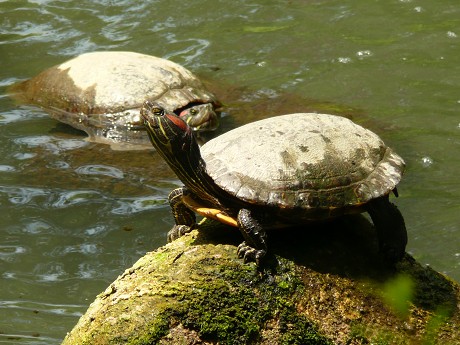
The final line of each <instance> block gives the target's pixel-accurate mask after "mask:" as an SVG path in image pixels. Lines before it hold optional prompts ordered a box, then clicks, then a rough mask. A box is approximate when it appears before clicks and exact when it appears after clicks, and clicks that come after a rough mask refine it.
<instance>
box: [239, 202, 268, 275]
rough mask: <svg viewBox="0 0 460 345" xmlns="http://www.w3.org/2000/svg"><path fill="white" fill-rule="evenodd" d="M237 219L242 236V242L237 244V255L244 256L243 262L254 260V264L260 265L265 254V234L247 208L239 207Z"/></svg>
mask: <svg viewBox="0 0 460 345" xmlns="http://www.w3.org/2000/svg"><path fill="white" fill-rule="evenodd" d="M237 220H238V228H239V229H240V231H241V233H242V234H243V237H244V242H243V243H241V244H240V245H239V246H238V252H237V253H238V257H240V258H244V262H248V261H255V263H256V265H257V266H260V264H261V261H262V259H263V257H264V256H265V255H266V254H267V242H266V238H267V234H266V233H265V230H264V228H263V227H262V226H261V225H260V223H259V221H257V219H255V218H254V217H253V215H252V214H251V211H250V210H248V209H244V208H243V209H241V210H240V211H239V212H238V217H237Z"/></svg>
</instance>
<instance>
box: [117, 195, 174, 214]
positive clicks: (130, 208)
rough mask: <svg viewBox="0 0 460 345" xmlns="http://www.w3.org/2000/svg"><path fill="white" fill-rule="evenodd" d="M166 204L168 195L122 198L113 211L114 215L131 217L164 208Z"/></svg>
mask: <svg viewBox="0 0 460 345" xmlns="http://www.w3.org/2000/svg"><path fill="white" fill-rule="evenodd" d="M166 204H167V195H164V196H146V197H138V198H122V199H118V200H117V207H115V208H114V209H112V213H114V214H123V215H129V214H133V213H137V212H142V211H147V210H152V209H157V208H160V207H164V206H165V205H166Z"/></svg>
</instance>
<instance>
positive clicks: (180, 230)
mask: <svg viewBox="0 0 460 345" xmlns="http://www.w3.org/2000/svg"><path fill="white" fill-rule="evenodd" d="M192 230H193V229H192V227H191V226H188V225H174V226H173V228H172V229H171V230H169V232H168V242H172V241H174V240H177V239H178V238H179V237H182V236H184V235H185V234H188V233H189V232H190V231H192Z"/></svg>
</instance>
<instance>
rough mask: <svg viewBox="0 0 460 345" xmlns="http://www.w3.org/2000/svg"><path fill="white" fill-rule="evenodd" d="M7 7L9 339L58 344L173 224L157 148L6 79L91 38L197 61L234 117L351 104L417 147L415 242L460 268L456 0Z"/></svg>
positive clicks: (3, 290) (5, 284)
mask: <svg viewBox="0 0 460 345" xmlns="http://www.w3.org/2000/svg"><path fill="white" fill-rule="evenodd" d="M0 12H1V16H0V23H1V25H0V63H1V69H0V87H1V95H0V156H1V157H2V158H1V160H0V212H1V217H0V279H1V280H0V284H1V285H0V343H3V344H15V343H17V344H58V343H60V341H61V340H62V338H63V337H64V336H65V333H66V332H67V331H69V330H70V329H71V328H72V326H73V325H74V324H75V323H76V321H77V319H78V317H79V315H81V314H82V313H83V312H84V311H85V310H86V308H87V306H88V304H89V303H90V302H91V301H92V300H93V299H94V297H95V295H96V294H97V293H99V292H101V291H103V290H104V289H105V287H106V286H107V285H108V284H109V283H110V282H111V281H113V280H114V279H115V278H116V277H117V276H118V275H119V274H121V273H122V272H123V270H124V269H125V268H128V267H130V266H131V265H132V263H134V262H135V261H136V260H137V259H138V258H139V257H141V256H142V255H143V254H144V253H145V252H147V251H150V250H154V249H155V248H157V247H159V246H161V245H163V244H164V243H165V242H166V239H165V234H166V232H167V231H168V230H169V228H170V227H171V225H172V218H171V215H170V213H169V209H168V206H167V205H166V203H165V202H166V197H167V194H168V192H169V191H170V190H171V189H172V188H174V187H175V186H176V185H178V184H179V182H178V181H177V180H176V178H175V177H174V175H173V174H172V173H171V171H170V170H169V169H168V168H167V167H166V165H165V164H164V163H163V162H162V161H161V160H160V159H159V158H158V157H157V156H156V155H155V154H154V153H151V152H135V153H133V152H116V151H112V150H111V149H110V148H109V147H108V146H104V145H96V144H91V143H88V142H86V141H85V140H84V137H83V136H82V135H81V133H78V132H76V131H73V130H71V129H69V128H68V127H66V126H63V125H59V124H58V123H57V122H55V121H54V120H51V119H50V118H49V117H48V116H47V115H46V114H45V113H43V112H42V111H41V110H40V109H35V108H30V107H25V106H16V105H15V104H13V102H12V101H11V100H10V99H9V98H8V97H7V96H6V94H5V93H6V89H7V87H8V86H9V85H11V84H13V83H14V82H17V81H19V80H23V79H26V78H30V77H32V76H33V75H35V74H37V73H38V72H40V71H41V70H43V69H45V68H47V67H50V66H52V65H54V64H57V63H60V62H63V61H65V60H67V59H69V58H71V57H73V56H75V55H78V54H81V53H84V52H87V51H93V50H130V51H136V52H141V53H146V54H152V55H157V56H161V57H166V58H170V59H171V60H173V61H175V62H177V63H180V64H182V65H184V66H185V67H187V68H189V69H191V70H192V71H194V72H196V73H197V74H199V75H200V76H202V77H203V78H204V79H206V80H207V81H208V83H209V84H210V85H211V86H212V87H213V88H214V89H215V90H216V92H217V93H218V94H219V95H220V97H221V98H223V101H224V102H225V103H226V105H227V107H226V111H225V113H224V115H225V116H224V118H223V120H222V128H223V130H227V129H229V128H232V127H235V126H237V125H239V124H243V123H246V122H249V121H252V120H255V119H257V118H263V117H267V116H271V115H274V114H276V113H284V112H286V113H287V112H294V111H304V110H319V111H331V112H338V113H341V114H344V115H349V116H350V115H351V116H352V117H353V119H354V120H355V121H356V122H358V123H361V124H364V125H365V126H367V127H369V128H371V129H372V130H374V131H375V132H377V133H378V134H379V135H380V136H381V137H382V138H383V139H384V140H385V141H386V143H387V144H388V145H390V146H392V147H393V148H395V149H396V151H397V152H398V153H399V154H400V155H401V156H403V157H404V158H405V160H406V163H407V172H406V175H405V177H404V179H403V182H402V183H401V184H400V186H399V192H400V197H399V199H397V200H395V202H396V203H397V204H398V206H399V208H400V209H401V211H402V213H403V215H404V217H405V219H406V223H407V228H408V233H409V244H408V248H407V249H408V251H409V252H410V253H411V254H412V255H413V256H414V257H416V258H417V260H419V261H420V262H422V263H424V264H429V265H431V266H433V267H434V268H435V269H436V270H439V271H441V272H445V273H446V274H448V275H449V276H451V277H452V278H454V279H456V280H457V281H459V280H460V239H459V234H460V225H459V218H460V217H459V214H460V202H459V200H460V183H459V177H458V174H459V171H460V155H459V152H460V116H459V113H460V92H459V85H460V64H459V60H458V57H459V56H460V7H459V6H458V4H457V2H455V1H452V0H450V1H448V0H438V1H427V0H423V1H422V0H420V1H418V0H400V1H383V0H382V1H377V0H372V1H364V0H360V1H350V0H348V1H319V0H316V1H260V0H259V1H242V0H241V1H240V0H236V1H232V2H230V1H199V2H198V1H189V2H186V1H176V0H170V1H148V2H139V1H134V0H125V1H108V0H98V1H51V0H34V1H32V0H30V1H19V0H18V1H0ZM293 126H295V124H293Z"/></svg>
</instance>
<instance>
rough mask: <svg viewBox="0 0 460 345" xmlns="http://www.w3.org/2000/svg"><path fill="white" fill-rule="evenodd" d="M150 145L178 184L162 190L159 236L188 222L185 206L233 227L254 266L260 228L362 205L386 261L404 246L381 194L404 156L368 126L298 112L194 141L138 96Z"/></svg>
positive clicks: (191, 215) (191, 216) (261, 240)
mask: <svg viewBox="0 0 460 345" xmlns="http://www.w3.org/2000/svg"><path fill="white" fill-rule="evenodd" d="M141 114H142V117H143V118H144V123H145V125H146V128H147V132H148V134H149V136H150V140H151V142H152V144H153V146H154V147H155V148H156V149H157V150H158V153H160V155H162V157H163V158H164V159H165V160H166V162H167V163H168V164H169V166H170V167H171V168H172V169H173V170H174V172H175V173H176V174H177V176H178V177H179V178H180V179H181V180H182V182H183V183H184V185H185V186H184V187H181V188H178V189H175V190H173V191H172V192H171V194H170V195H169V202H170V204H171V207H172V211H173V214H174V218H175V222H176V225H175V226H174V227H173V229H172V230H171V231H170V232H169V234H168V237H169V239H170V240H171V239H174V238H176V237H178V236H181V235H183V234H184V233H187V232H188V231H190V230H191V229H192V228H193V227H195V212H196V213H199V214H201V215H204V216H207V217H211V218H214V219H218V220H220V221H222V222H224V223H227V224H230V225H232V226H235V227H238V228H239V229H240V231H241V233H242V234H243V237H244V242H243V243H242V244H240V245H239V247H238V255H239V256H240V257H244V260H245V261H248V260H249V261H256V262H257V264H259V263H260V262H261V259H262V258H263V257H264V255H265V254H266V252H267V244H266V229H268V228H273V227H281V226H284V227H286V226H289V225H295V224H304V223H308V222H311V221H317V220H324V219H329V218H333V217H337V216H340V215H343V214H348V213H359V212H368V213H369V214H370V216H371V218H372V221H373V223H374V226H375V228H376V230H377V235H378V240H379V246H380V251H381V254H382V255H383V256H384V258H385V259H386V260H387V261H389V262H390V263H394V262H397V261H398V260H399V259H401V258H402V256H403V254H404V251H405V247H406V244H407V233H406V228H405V225H404V219H403V217H402V215H401V213H400V212H399V211H398V209H397V208H396V206H394V205H393V204H392V203H390V201H389V194H390V192H391V191H394V192H395V194H397V193H396V185H397V184H398V182H399V181H400V179H401V175H402V173H403V170H404V161H403V160H402V158H401V157H399V156H398V155H397V154H396V153H395V152H393V151H392V150H391V149H390V148H389V147H387V146H385V144H384V143H383V141H382V140H381V139H380V138H379V137H378V136H377V135H376V134H374V133H373V132H371V131H369V130H367V129H365V128H363V127H361V126H359V125H356V124H355V123H353V122H352V121H350V120H348V119H346V118H344V117H339V116H334V115H325V114H313V113H310V114H309V113H300V114H289V115H281V116H276V117H271V118H268V119H265V120H261V121H256V122H253V123H249V124H247V125H244V126H242V127H239V128H236V129H234V130H231V131H229V132H227V133H225V134H222V135H221V136H219V137H217V138H215V139H213V140H211V141H209V142H207V143H206V144H205V145H203V146H202V147H201V149H200V148H199V146H198V144H197V142H196V140H195V137H194V134H193V132H192V131H191V129H190V127H189V126H188V125H187V124H186V123H185V122H184V121H182V120H181V119H180V118H179V117H177V116H175V115H174V114H169V113H165V112H164V111H163V109H161V108H160V107H158V106H157V105H155V104H152V103H149V102H146V103H145V104H144V106H143V108H142V110H141Z"/></svg>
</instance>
